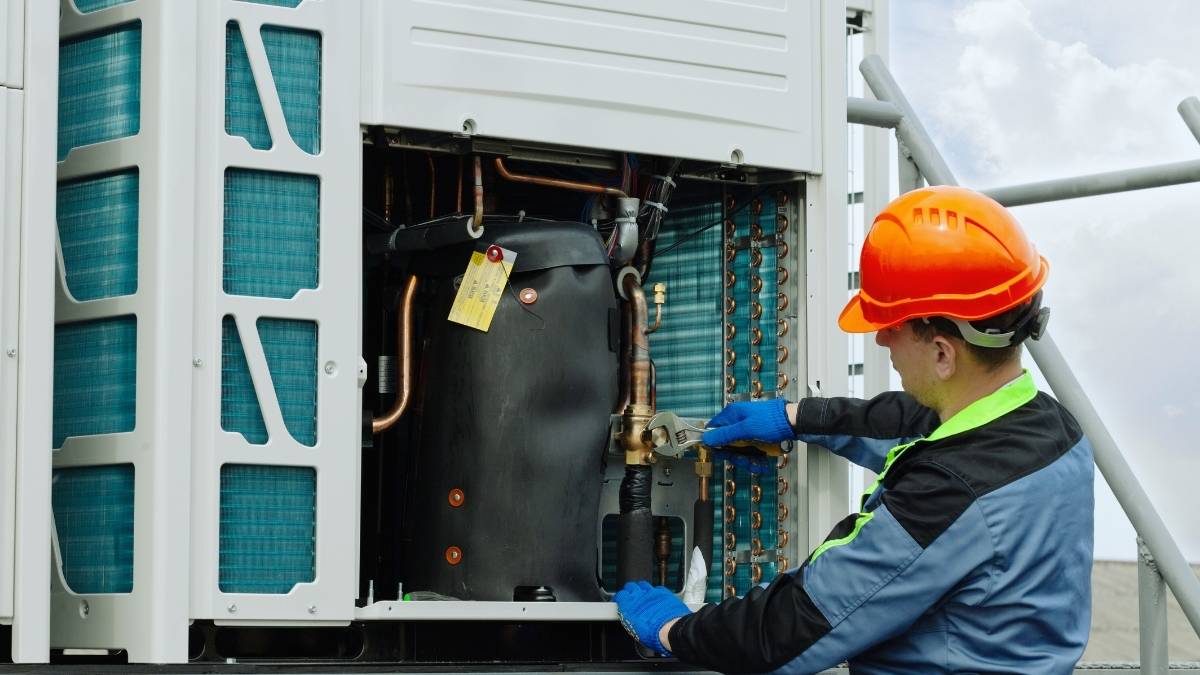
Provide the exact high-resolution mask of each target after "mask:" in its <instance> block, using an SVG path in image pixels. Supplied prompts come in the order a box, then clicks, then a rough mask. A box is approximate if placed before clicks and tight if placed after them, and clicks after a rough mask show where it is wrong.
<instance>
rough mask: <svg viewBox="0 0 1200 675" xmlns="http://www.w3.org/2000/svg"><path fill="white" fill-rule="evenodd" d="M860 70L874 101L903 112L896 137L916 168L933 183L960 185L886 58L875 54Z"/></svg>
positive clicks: (866, 60) (860, 65)
mask: <svg viewBox="0 0 1200 675" xmlns="http://www.w3.org/2000/svg"><path fill="white" fill-rule="evenodd" d="M858 70H859V71H860V72H862V75H863V79H865V80H866V81H867V86H869V87H870V88H871V91H873V92H875V98H877V99H879V100H881V101H887V102H888V103H891V104H892V105H894V106H896V109H897V110H899V111H900V115H901V119H900V123H899V124H897V125H896V138H898V139H900V142H902V143H904V145H906V146H908V149H909V151H910V152H911V153H912V157H913V159H914V160H916V162H917V166H919V167H921V173H923V174H925V177H926V178H928V179H929V182H930V183H933V184H938V185H958V181H956V180H954V174H953V173H951V171H950V167H949V166H948V165H947V164H946V160H944V159H942V154H941V153H940V152H938V149H937V146H936V145H934V144H933V141H932V140H931V139H930V137H929V132H927V131H925V127H924V126H922V125H921V119H920V118H919V117H917V114H916V112H914V111H913V108H912V106H911V105H909V104H908V99H906V98H904V92H903V91H902V90H901V89H900V85H898V84H896V80H895V79H894V78H892V74H891V72H889V71H888V69H887V66H886V65H884V63H883V59H881V58H879V57H878V56H875V55H873V54H872V55H871V56H868V57H867V58H865V59H863V61H862V63H861V64H859V66H858Z"/></svg>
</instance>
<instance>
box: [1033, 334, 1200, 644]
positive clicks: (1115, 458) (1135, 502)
mask: <svg viewBox="0 0 1200 675" xmlns="http://www.w3.org/2000/svg"><path fill="white" fill-rule="evenodd" d="M1029 352H1030V353H1031V354H1033V359H1034V361H1036V362H1037V364H1038V368H1040V369H1041V371H1042V375H1044V376H1045V377H1046V381H1047V382H1049V383H1050V388H1051V389H1053V390H1054V394H1055V395H1056V396H1057V397H1058V400H1059V401H1062V404H1063V405H1065V406H1066V407H1067V409H1068V410H1070V411H1071V413H1072V414H1073V415H1075V419H1077V420H1079V424H1080V426H1082V427H1083V432H1084V434H1086V435H1087V437H1088V440H1089V441H1091V442H1092V451H1093V452H1094V453H1095V456H1096V466H1098V467H1100V473H1102V474H1104V480H1106V481H1108V485H1109V487H1111V488H1112V491H1113V494H1114V495H1116V496H1117V501H1118V502H1120V504H1121V508H1122V509H1124V510H1125V515H1127V516H1129V522H1131V523H1133V527H1134V529H1135V530H1137V533H1138V535H1139V536H1141V538H1142V539H1143V540H1145V542H1146V546H1147V548H1149V549H1150V552H1151V553H1153V554H1154V561H1155V564H1156V565H1157V566H1158V571H1159V573H1160V574H1162V576H1163V578H1164V579H1166V580H1167V583H1168V584H1169V585H1170V586H1171V590H1172V591H1173V592H1174V593H1175V598H1176V599H1177V600H1179V604H1180V606H1181V607H1182V608H1183V613H1184V614H1186V615H1187V618H1188V621H1189V622H1191V624H1192V628H1193V629H1194V630H1195V631H1196V634H1197V635H1200V579H1197V578H1196V574H1195V573H1194V572H1193V571H1192V568H1191V567H1190V566H1189V565H1188V564H1187V561H1186V560H1184V558H1183V554H1182V553H1180V552H1179V547H1178V546H1177V545H1176V544H1175V540H1174V539H1172V538H1171V533H1170V532H1168V531H1167V526H1166V525H1164V524H1163V521H1162V519H1161V518H1159V516H1158V512H1156V511H1155V510H1154V505H1153V504H1151V503H1150V498H1149V497H1147V496H1146V492H1145V490H1143V489H1142V486H1141V484H1140V483H1138V480H1137V477H1136V476H1134V475H1133V470H1132V469H1130V468H1129V464H1128V463H1127V462H1126V461H1125V457H1124V456H1122V455H1121V450H1120V448H1118V447H1117V442H1116V441H1114V440H1113V437H1112V436H1111V435H1110V434H1109V433H1108V429H1107V428H1105V426H1104V422H1102V421H1101V420H1100V415H1099V414H1098V413H1097V412H1096V409H1095V408H1094V407H1092V402H1091V401H1089V400H1088V397H1087V394H1085V393H1084V392H1083V388H1082V387H1080V386H1079V381H1078V380H1076V379H1075V375H1074V374H1073V373H1072V372H1071V367H1070V366H1068V365H1067V362H1066V360H1065V359H1064V358H1063V356H1062V353H1061V352H1059V351H1058V346H1057V345H1055V344H1054V339H1053V338H1052V337H1051V336H1049V335H1044V336H1042V339H1041V340H1032V341H1030V342H1029Z"/></svg>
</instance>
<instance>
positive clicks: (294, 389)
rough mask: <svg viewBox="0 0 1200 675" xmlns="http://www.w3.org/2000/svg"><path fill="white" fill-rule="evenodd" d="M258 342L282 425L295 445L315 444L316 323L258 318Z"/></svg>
mask: <svg viewBox="0 0 1200 675" xmlns="http://www.w3.org/2000/svg"><path fill="white" fill-rule="evenodd" d="M258 336H259V338H260V339H261V340H262V348H263V353H264V354H265V355H266V357H267V368H268V369H269V370H270V371H271V382H272V383H274V385H275V396H276V397H277V398H278V399H279V408H280V411H281V412H282V413H283V423H284V424H285V425H286V426H287V430H288V432H289V433H291V434H292V438H295V439H296V440H297V441H298V442H300V443H303V444H304V445H316V444H317V324H316V323H314V322H312V321H296V320H293V319H259V320H258Z"/></svg>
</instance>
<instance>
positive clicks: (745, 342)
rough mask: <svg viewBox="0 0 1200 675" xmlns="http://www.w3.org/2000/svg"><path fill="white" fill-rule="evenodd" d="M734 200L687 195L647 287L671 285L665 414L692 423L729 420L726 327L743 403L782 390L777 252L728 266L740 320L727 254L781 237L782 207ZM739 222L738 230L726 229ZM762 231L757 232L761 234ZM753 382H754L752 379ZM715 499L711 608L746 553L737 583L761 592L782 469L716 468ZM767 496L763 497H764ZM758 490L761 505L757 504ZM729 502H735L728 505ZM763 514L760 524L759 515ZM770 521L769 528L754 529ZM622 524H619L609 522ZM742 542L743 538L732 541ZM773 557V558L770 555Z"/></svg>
mask: <svg viewBox="0 0 1200 675" xmlns="http://www.w3.org/2000/svg"><path fill="white" fill-rule="evenodd" d="M730 195H731V196H732V197H733V199H732V200H729V201H727V202H726V203H722V202H696V201H695V200H694V199H692V200H689V199H688V196H687V195H686V194H684V193H683V191H682V190H681V193H680V194H678V195H677V196H676V199H675V200H673V204H672V208H671V211H670V214H669V215H668V217H667V218H665V219H664V221H663V224H662V227H661V229H660V232H659V237H658V242H657V247H656V248H657V250H658V251H659V253H658V254H656V256H655V258H654V264H653V266H652V268H651V274H650V277H649V279H647V280H645V283H644V287H645V288H646V290H647V293H649V292H651V291H652V289H653V286H654V284H655V283H657V282H664V283H666V284H667V304H666V305H664V307H663V321H662V327H661V328H659V329H658V331H656V332H655V333H653V334H651V335H650V355H651V358H652V359H653V361H654V366H655V372H656V381H657V409H658V410H670V411H672V412H675V413H677V414H679V415H681V416H684V417H695V418H701V419H708V418H710V417H712V416H713V415H715V414H716V413H717V412H719V411H720V410H721V408H722V406H723V404H724V400H725V364H724V362H723V359H724V357H725V347H726V345H725V343H724V341H723V338H724V335H723V333H724V330H725V322H726V321H728V322H729V323H730V324H732V325H733V326H734V328H735V337H734V339H733V340H731V344H730V348H731V349H732V350H733V353H734V358H733V363H732V365H730V366H729V374H730V375H732V376H733V378H734V382H735V386H734V390H733V392H732V393H733V394H734V395H741V396H742V397H748V396H749V394H750V393H751V382H752V381H755V380H757V381H758V382H761V383H762V387H763V391H765V392H774V390H775V386H776V383H777V380H776V378H777V370H776V358H775V357H776V349H777V343H778V340H777V337H776V318H777V314H778V305H777V302H776V294H777V279H776V277H777V274H776V269H777V264H776V250H775V249H774V248H771V247H766V248H763V249H760V251H761V252H762V254H763V258H762V261H761V262H760V263H758V264H756V265H753V266H752V261H751V249H750V248H747V247H743V248H739V249H737V250H736V253H735V255H734V258H733V259H732V260H730V261H728V271H730V272H733V274H734V278H735V282H734V286H733V287H732V288H731V289H729V290H730V294H731V297H732V298H733V299H734V301H735V305H734V311H733V313H732V314H731V315H728V316H726V314H725V307H726V304H725V293H724V290H725V279H726V276H725V271H726V269H725V265H726V261H724V260H723V254H724V251H725V250H726V246H725V244H726V242H727V241H729V242H730V243H732V242H733V241H737V240H738V239H739V238H741V240H742V241H747V240H748V239H749V238H750V237H751V235H752V233H756V232H758V231H759V229H761V233H762V236H763V237H767V238H769V237H771V236H772V235H774V234H775V232H776V227H775V225H776V203H775V199H774V198H773V197H772V196H770V195H767V194H765V193H764V192H763V191H761V190H759V191H752V190H750V189H738V190H731V191H730ZM730 222H732V224H733V231H732V232H727V231H725V230H726V229H727V227H728V223H730ZM755 225H757V227H754V226H755ZM752 277H758V278H759V279H761V283H762V285H761V287H759V286H757V285H755V284H752V282H751V279H752ZM755 302H757V303H758V304H759V305H761V307H762V312H761V314H760V315H759V316H758V318H757V319H755V318H752V312H751V308H752V306H753V303H755ZM752 327H757V328H759V330H761V332H762V340H761V342H760V343H759V344H758V345H754V346H752V345H751V342H750V335H751V328H752ZM752 352H753V353H757V354H758V355H760V357H761V359H762V361H761V367H760V368H759V370H758V371H757V372H753V373H752V371H751V367H750V363H751V354H752ZM752 375H753V377H751V376H752ZM713 469H714V471H713V477H712V480H711V488H710V491H709V495H710V498H711V499H712V501H713V509H714V514H713V541H712V547H713V552H714V554H713V557H714V564H713V565H712V568H711V569H710V570H709V575H708V592H707V596H706V599H707V600H708V601H718V600H720V599H721V597H722V595H723V593H724V586H725V584H726V580H725V579H724V560H725V558H726V557H730V556H736V554H738V553H740V554H741V556H742V558H741V559H742V560H743V562H742V563H740V564H738V565H737V566H736V571H735V573H734V575H733V577H732V578H731V579H729V581H728V583H729V584H731V585H732V586H733V587H734V590H735V592H736V593H737V594H738V595H742V594H744V593H746V591H748V590H749V589H750V588H751V587H752V586H753V583H752V579H751V566H750V565H749V564H748V563H746V562H745V559H746V558H747V554H748V552H749V550H750V545H751V542H752V541H754V539H758V540H759V541H760V542H761V543H762V547H763V550H764V551H773V550H774V549H775V547H776V532H777V526H778V522H777V518H776V516H777V504H778V495H777V491H776V480H777V471H776V469H775V468H774V467H770V468H767V469H765V470H763V472H762V473H758V474H752V473H750V472H749V471H747V470H744V469H740V468H737V467H733V466H725V465H723V464H722V463H720V462H718V463H716V464H715V466H714V467H713ZM730 481H731V482H732V486H733V488H734V490H733V496H732V497H731V498H728V497H727V496H726V486H727V484H729V482H730ZM755 488H757V490H756V489H755ZM756 492H758V493H759V494H761V498H760V499H759V501H757V502H752V495H753V494H755V493H756ZM727 499H728V502H727ZM727 505H730V506H733V507H734V509H735V512H736V516H735V518H734V521H733V522H726V518H725V515H726V509H725V507H726V506H727ZM754 513H757V514H758V517H757V518H755V517H754V516H753V514H754ZM757 519H761V522H760V524H759V528H758V529H755V528H754V527H753V521H754V520H757ZM610 520H611V521H612V522H611V523H610V522H609V521H610ZM677 529H678V528H675V529H673V530H672V533H673V535H675V536H674V537H673V541H672V557H671V562H670V568H669V573H668V584H669V585H670V586H671V587H672V588H676V589H677V588H679V587H680V583H681V582H680V580H679V577H678V575H679V574H680V573H681V571H682V570H680V567H681V564H680V563H679V561H680V560H681V559H682V552H681V551H679V550H678V549H681V548H682V546H683V545H684V542H683V540H682V537H681V536H680V534H681V533H678V532H677V531H676V530H677ZM727 534H732V535H733V539H732V540H730V539H727V537H726V535H727ZM616 536H617V527H616V518H615V517H609V518H606V520H605V527H604V539H603V541H604V548H605V550H604V551H603V554H602V559H603V560H604V561H605V565H604V567H603V569H602V570H601V573H602V576H603V578H604V580H605V587H606V588H608V589H610V590H612V589H613V588H614V586H615V584H616V581H617V580H616ZM728 541H734V542H736V550H733V551H731V550H729V549H727V547H726V543H727V542H728ZM767 559H770V558H769V556H768V558H767ZM760 568H761V572H762V576H761V581H770V580H771V579H773V578H774V577H775V574H776V569H775V564H774V563H773V562H763V563H761V564H760Z"/></svg>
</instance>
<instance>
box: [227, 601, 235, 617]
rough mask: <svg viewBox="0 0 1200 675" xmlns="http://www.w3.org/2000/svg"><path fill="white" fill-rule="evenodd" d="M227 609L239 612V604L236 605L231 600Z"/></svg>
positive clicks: (231, 612) (230, 611)
mask: <svg viewBox="0 0 1200 675" xmlns="http://www.w3.org/2000/svg"><path fill="white" fill-rule="evenodd" d="M225 609H226V611H228V612H229V613H230V614H237V605H235V604H234V603H232V602H231V603H229V606H228V607H226V608H225Z"/></svg>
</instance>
